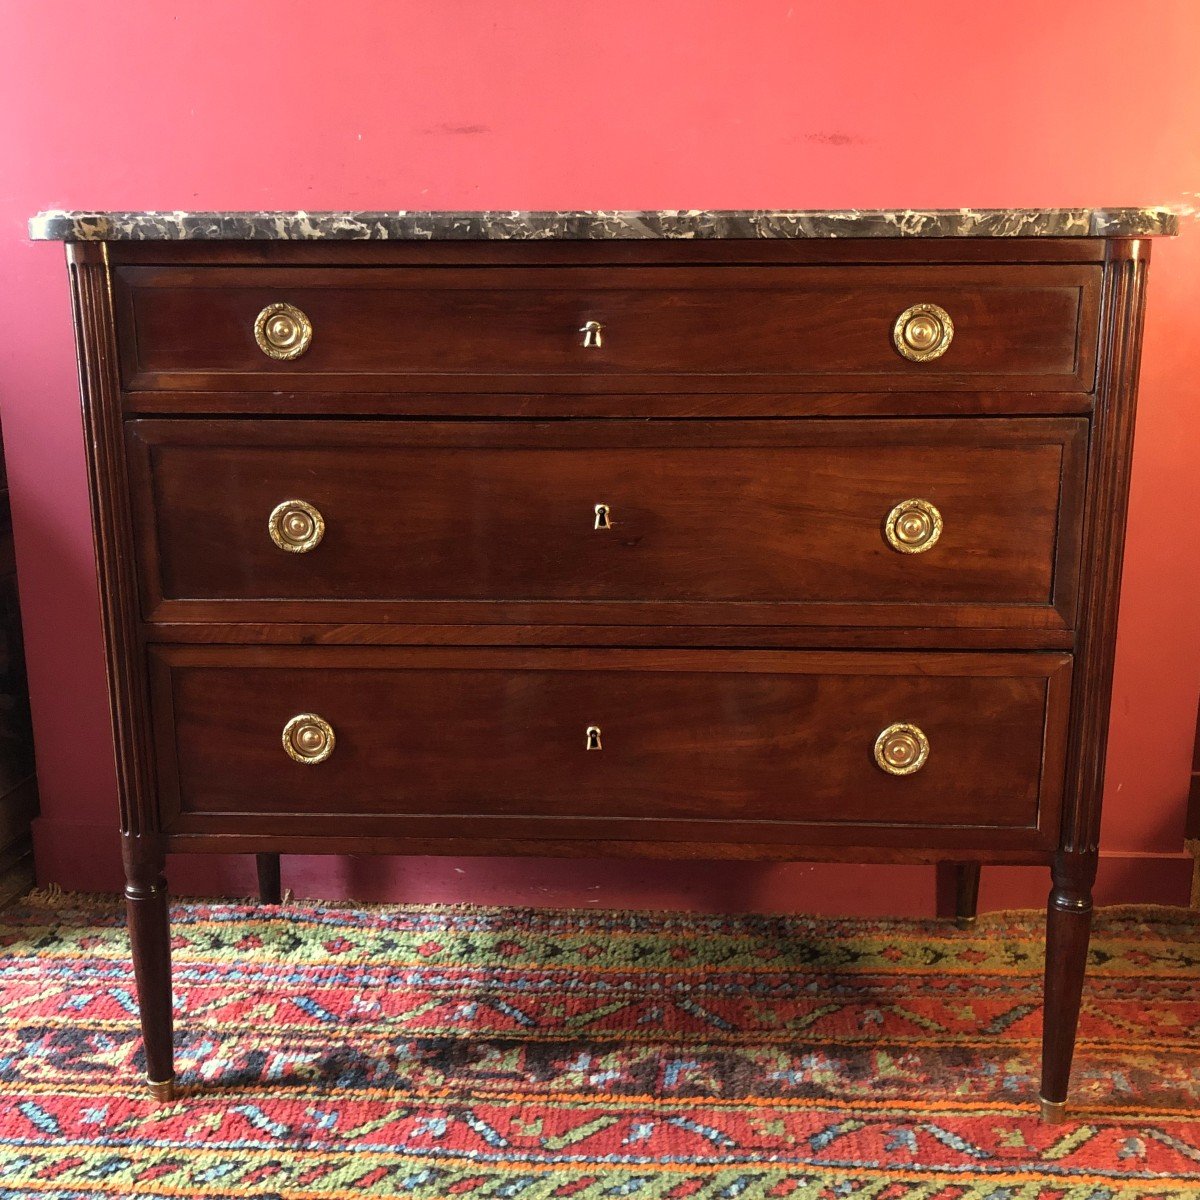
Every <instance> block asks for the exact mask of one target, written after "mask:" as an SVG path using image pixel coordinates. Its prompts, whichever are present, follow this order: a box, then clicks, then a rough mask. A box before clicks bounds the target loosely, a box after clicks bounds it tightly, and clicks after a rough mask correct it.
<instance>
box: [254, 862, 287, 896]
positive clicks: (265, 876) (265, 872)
mask: <svg viewBox="0 0 1200 1200" xmlns="http://www.w3.org/2000/svg"><path fill="white" fill-rule="evenodd" d="M254 859H255V863H256V864H257V866H258V898H259V899H260V900H261V901H262V902H263V903H264V904H279V903H280V902H281V901H282V899H283V889H282V887H281V886H280V880H279V855H278V854H256V855H255V856H254Z"/></svg>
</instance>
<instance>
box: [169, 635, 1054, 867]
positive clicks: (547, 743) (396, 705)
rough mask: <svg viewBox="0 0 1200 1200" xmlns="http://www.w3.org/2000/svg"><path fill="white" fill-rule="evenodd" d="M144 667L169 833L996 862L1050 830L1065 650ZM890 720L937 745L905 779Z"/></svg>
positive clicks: (470, 654)
mask: <svg viewBox="0 0 1200 1200" xmlns="http://www.w3.org/2000/svg"><path fill="white" fill-rule="evenodd" d="M151 671H152V679H153V686H154V713H155V722H156V736H157V742H158V748H159V754H158V761H159V766H160V782H161V795H162V803H163V810H164V820H165V822H166V827H167V828H168V830H169V831H172V832H179V833H188V832H191V833H211V832H220V831H222V830H226V829H228V830H231V831H237V832H242V833H247V832H254V831H258V832H264V833H285V832H294V833H311V834H319V833H323V832H328V833H335V834H339V835H342V834H347V835H348V834H351V833H369V832H376V833H380V834H385V833H393V834H397V833H400V834H405V835H411V836H413V837H456V836H469V837H475V838H482V837H498V838H503V837H508V836H512V837H539V836H545V837H571V838H574V837H581V838H589V837H595V838H604V839H612V838H635V839H642V840H645V839H672V838H682V839H685V840H703V839H705V838H711V839H712V840H714V841H725V842H739V841H741V842H755V841H771V840H775V839H795V840H817V841H821V840H829V841H831V842H832V843H835V844H836V843H838V842H846V841H849V842H854V841H855V840H856V839H858V840H862V839H864V838H867V837H868V836H869V837H873V838H878V837H879V836H880V833H881V832H882V831H886V833H887V836H888V837H890V838H891V837H894V838H895V839H896V840H897V844H914V843H919V844H923V845H931V844H936V843H937V842H938V840H939V839H941V840H945V841H947V842H949V843H952V844H960V845H972V846H985V845H995V846H998V847H1028V846H1033V845H1039V844H1047V842H1048V840H1049V839H1050V838H1051V837H1052V835H1053V834H1056V833H1057V825H1056V821H1057V816H1058V811H1059V799H1060V790H1061V786H1062V773H1063V759H1062V753H1063V750H1062V747H1063V741H1064V737H1065V729H1066V718H1067V698H1068V693H1069V679H1070V659H1069V657H1068V656H1066V655H1061V654H927V655H920V656H918V655H912V654H898V653H892V654H863V653H847V652H762V651H686V650H685V651H649V650H641V651H638V650H500V649H494V650H470V649H462V648H456V649H441V650H433V649H398V648H390V649H377V648H363V647H358V648H340V649H329V648H311V647H310V648H278V647H272V648H245V647H242V648H233V647H223V646H218V647H212V646H206V647H184V646H159V647H154V648H152V650H151ZM301 714H315V715H316V716H317V717H319V718H321V719H322V720H323V721H324V722H326V723H327V725H328V727H329V728H330V729H331V730H332V731H333V742H332V752H331V753H329V755H328V757H327V758H325V759H324V761H320V762H316V763H301V762H298V761H293V759H292V758H291V757H289V754H288V753H286V752H285V749H284V745H283V744H282V739H283V736H284V730H285V726H287V724H288V722H289V721H290V720H291V719H292V718H294V717H297V716H300V715H301ZM897 723H902V724H910V725H915V726H917V727H918V728H919V729H920V730H921V731H922V733H923V734H924V735H925V737H926V739H927V741H928V756H927V759H926V761H925V762H924V765H923V766H921V767H920V768H919V769H918V770H917V771H916V772H915V773H913V774H909V775H905V776H897V775H891V774H887V773H885V772H884V770H883V769H881V767H880V766H879V765H877V762H876V758H875V745H876V740H877V738H878V737H879V735H880V734H881V733H882V732H883V731H884V730H885V729H887V728H889V727H890V726H892V725H894V724H897ZM302 724H303V722H302ZM590 728H594V729H596V730H597V731H598V732H597V733H596V734H595V735H593V739H592V741H591V744H593V745H594V744H595V742H596V741H598V742H599V748H598V749H589V748H588V747H589V732H588V731H589V729H590ZM296 736H297V738H298V740H299V742H300V745H301V748H302V749H303V748H305V747H307V748H308V750H309V751H310V752H314V753H319V752H320V749H321V747H320V744H319V738H317V739H315V740H310V739H305V738H304V737H303V736H302V734H297V735H296ZM912 736H915V735H912ZM868 831H873V832H870V833H868ZM931 838H933V841H931Z"/></svg>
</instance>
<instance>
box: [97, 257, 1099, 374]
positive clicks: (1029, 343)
mask: <svg viewBox="0 0 1200 1200" xmlns="http://www.w3.org/2000/svg"><path fill="white" fill-rule="evenodd" d="M1100 272H1101V268H1100V267H1099V266H1098V265H1091V266H1087V265H1066V266H1059V265H1042V264H1034V265H1005V266H983V267H978V266H956V265H943V266H934V267H909V266H892V267H870V266H848V267H808V266H767V267H699V266H662V267H643V266H629V267H627V266H606V267H603V268H596V267H591V268H589V267H503V266H498V267H465V268H464V267H449V266H445V267H372V268H365V269H364V268H353V269H351V268H340V267H315V268H313V267H256V266H248V267H199V266H170V267H148V266H141V267H138V266H121V267H118V268H117V269H116V273H115V280H114V285H115V294H116V302H117V310H118V321H119V327H120V337H121V368H122V375H123V379H124V383H125V386H126V387H127V388H129V389H132V390H149V389H160V390H173V391H194V390H201V391H205V390H207V391H231V390H244V391H278V390H280V389H287V390H289V391H297V392H305V391H307V392H330V391H335V390H336V391H347V392H349V391H358V392H363V391H365V392H386V391H410V392H427V393H437V392H460V393H462V392H465V393H470V392H491V393H496V392H502V393H504V392H506V393H513V392H516V393H521V392H524V393H538V392H543V393H544V392H575V393H604V392H609V393H620V392H631V393H654V392H677V391H686V392H698V393H705V392H708V393H721V392H743V393H747V392H749V393H760V394H761V393H780V392H814V391H837V390H844V391H871V392H878V391H897V390H900V391H912V390H916V391H939V390H955V389H961V390H980V389H987V390H999V391H1013V390H1023V391H1030V390H1050V391H1087V390H1090V389H1091V387H1092V383H1093V378H1094V374H1095V355H1096V337H1097V325H1098V321H1097V314H1098V298H1099V284H1100ZM283 305H286V306H288V307H287V308H286V309H281V310H279V311H277V312H275V313H274V315H272V308H271V306H283ZM263 313H266V315H265V316H264V317H263V318H262V319H261V320H260V319H259V317H260V314H263ZM906 314H907V316H906ZM256 323H257V334H256ZM274 354H281V355H292V356H291V357H275V356H273V355H274ZM906 354H907V355H909V356H907V357H906Z"/></svg>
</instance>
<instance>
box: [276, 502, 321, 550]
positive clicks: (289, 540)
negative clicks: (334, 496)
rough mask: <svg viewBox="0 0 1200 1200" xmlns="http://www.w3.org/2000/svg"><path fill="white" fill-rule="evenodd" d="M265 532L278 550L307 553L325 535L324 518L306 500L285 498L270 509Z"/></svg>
mask: <svg viewBox="0 0 1200 1200" xmlns="http://www.w3.org/2000/svg"><path fill="white" fill-rule="evenodd" d="M267 532H268V533H269V534H270V535H271V541H273V542H274V543H275V545H277V546H278V547H279V548H280V550H287V551H288V552H289V553H290V554H307V553H308V552H309V551H310V550H312V549H313V548H314V547H315V546H316V545H317V544H318V543H319V542H320V540H321V539H322V538H323V537H324V536H325V518H324V517H323V516H321V514H320V513H319V512H318V511H317V510H316V509H315V508H314V507H313V506H312V505H311V504H309V503H308V501H307V500H285V501H283V503H282V504H277V505H275V507H274V508H273V509H272V510H271V515H270V516H269V517H268V518H267Z"/></svg>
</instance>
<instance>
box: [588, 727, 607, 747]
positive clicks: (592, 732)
mask: <svg viewBox="0 0 1200 1200" xmlns="http://www.w3.org/2000/svg"><path fill="white" fill-rule="evenodd" d="M587 748H588V749H589V750H603V749H604V747H603V746H601V745H600V726H599V725H589V726H588V727H587Z"/></svg>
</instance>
